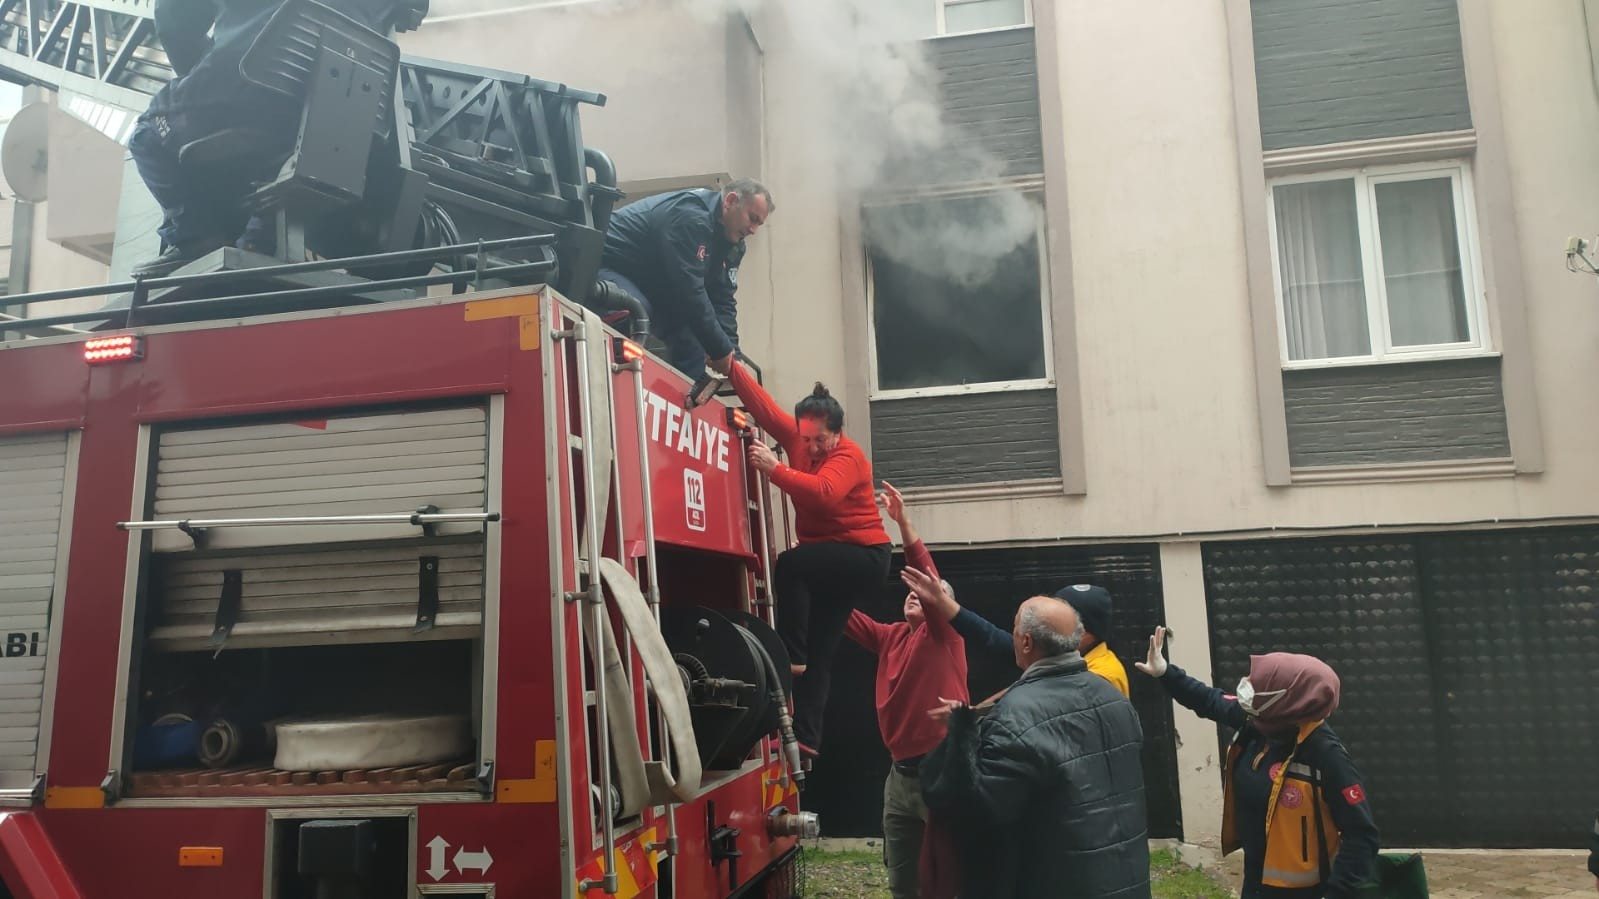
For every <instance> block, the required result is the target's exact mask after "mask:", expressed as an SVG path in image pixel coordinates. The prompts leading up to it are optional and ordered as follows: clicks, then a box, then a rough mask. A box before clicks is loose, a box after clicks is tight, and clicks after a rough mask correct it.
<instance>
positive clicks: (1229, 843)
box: [1160, 665, 1380, 899]
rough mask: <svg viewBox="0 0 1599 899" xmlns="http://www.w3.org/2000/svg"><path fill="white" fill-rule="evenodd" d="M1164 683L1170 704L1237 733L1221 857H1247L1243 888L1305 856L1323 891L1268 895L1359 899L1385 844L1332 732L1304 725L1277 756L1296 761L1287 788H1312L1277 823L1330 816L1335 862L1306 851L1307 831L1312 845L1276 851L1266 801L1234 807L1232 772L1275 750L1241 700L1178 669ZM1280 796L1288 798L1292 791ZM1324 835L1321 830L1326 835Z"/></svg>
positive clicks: (1285, 776) (1226, 779)
mask: <svg viewBox="0 0 1599 899" xmlns="http://www.w3.org/2000/svg"><path fill="white" fill-rule="evenodd" d="M1160 683H1161V686H1163V687H1165V688H1166V691H1167V692H1168V693H1170V694H1171V697H1172V698H1173V699H1175V700H1177V702H1178V703H1179V704H1181V705H1183V706H1184V707H1186V708H1188V709H1191V710H1193V711H1194V712H1195V713H1196V714H1198V715H1199V716H1200V717H1201V718H1209V719H1210V720H1212V721H1218V722H1220V723H1222V724H1225V725H1227V726H1228V727H1231V728H1233V729H1234V730H1236V731H1237V737H1236V738H1235V739H1234V740H1233V744H1232V746H1231V748H1230V749H1229V750H1228V754H1227V761H1226V763H1225V764H1226V767H1225V769H1224V771H1223V784H1224V793H1223V799H1222V804H1223V809H1222V852H1223V853H1229V852H1232V851H1233V850H1234V849H1236V848H1242V849H1243V850H1244V885H1245V886H1246V887H1257V888H1258V887H1259V886H1260V885H1261V882H1262V872H1263V871H1264V870H1265V869H1268V868H1273V869H1283V868H1286V867H1288V863H1285V862H1284V861H1282V860H1281V859H1282V858H1284V857H1288V862H1289V863H1291V862H1293V861H1294V859H1293V858H1291V857H1292V856H1294V855H1296V854H1299V853H1305V855H1306V856H1307V857H1306V858H1305V859H1304V861H1305V865H1306V867H1307V868H1309V869H1311V870H1313V871H1314V872H1315V873H1313V874H1312V875H1311V876H1312V879H1313V880H1316V881H1319V883H1320V885H1319V886H1318V887H1314V888H1307V889H1305V890H1303V891H1300V892H1295V891H1292V890H1287V889H1284V888H1273V887H1267V890H1266V895H1284V896H1298V895H1316V896H1328V897H1333V899H1338V897H1345V896H1354V895H1357V894H1358V891H1359V889H1360V887H1361V885H1363V884H1365V883H1366V882H1367V881H1368V880H1370V878H1371V875H1372V871H1373V866H1374V865H1375V863H1376V859H1377V850H1378V848H1379V843H1380V839H1379V835H1378V832H1377V824H1376V821H1375V819H1374V818H1373V816H1372V813H1371V804H1370V802H1369V801H1368V799H1367V797H1366V789H1365V782H1364V781H1363V780H1362V778H1361V776H1360V772H1359V771H1358V770H1356V768H1355V763H1354V761H1353V760H1351V759H1350V757H1349V751H1348V750H1347V749H1345V748H1344V744H1343V742H1342V741H1341V740H1339V739H1338V735H1337V734H1335V733H1334V732H1333V730H1332V728H1331V727H1328V726H1327V725H1326V724H1321V725H1319V726H1315V727H1312V726H1310V725H1309V724H1307V725H1306V726H1304V727H1302V728H1301V729H1300V733H1299V735H1297V737H1296V738H1295V742H1294V745H1293V747H1292V749H1291V750H1288V749H1285V748H1279V749H1278V750H1277V751H1279V752H1289V751H1291V753H1292V760H1291V762H1290V763H1289V764H1288V765H1287V766H1286V768H1285V769H1284V770H1283V771H1281V772H1279V773H1280V774H1281V778H1280V779H1281V780H1282V782H1283V783H1284V784H1287V783H1288V782H1289V781H1293V782H1295V783H1300V784H1308V785H1309V789H1308V790H1305V791H1303V792H1305V793H1308V800H1309V801H1308V804H1300V805H1298V806H1296V808H1295V809H1292V810H1288V809H1278V810H1277V811H1278V812H1279V817H1283V818H1285V819H1286V818H1287V817H1288V816H1289V815H1291V814H1301V813H1302V814H1303V815H1305V816H1308V820H1309V821H1310V822H1311V823H1312V825H1313V824H1314V822H1315V821H1316V819H1317V818H1322V817H1323V816H1325V817H1324V819H1323V820H1324V821H1325V822H1326V824H1330V826H1331V829H1333V830H1336V834H1331V835H1328V834H1325V833H1324V837H1323V840H1322V842H1323V843H1325V844H1327V845H1329V846H1330V845H1331V844H1332V842H1333V841H1334V840H1336V842H1337V848H1336V851H1334V852H1332V853H1331V855H1332V857H1331V858H1327V859H1322V858H1319V857H1317V856H1318V853H1317V852H1316V850H1315V849H1314V848H1310V849H1309V851H1308V852H1306V848H1307V844H1308V847H1314V846H1315V845H1316V837H1315V836H1314V830H1313V829H1310V828H1307V833H1306V837H1307V839H1304V840H1295V839H1290V840H1288V841H1287V842H1288V843H1289V844H1290V845H1287V846H1279V845H1274V844H1273V841H1272V837H1271V834H1270V833H1268V831H1267V825H1266V823H1265V822H1266V820H1267V808H1266V806H1267V805H1269V800H1264V801H1262V802H1261V804H1260V807H1258V808H1244V807H1241V805H1240V804H1239V803H1238V802H1237V801H1236V796H1235V791H1234V789H1233V779H1234V768H1235V767H1236V766H1238V765H1239V764H1247V763H1248V762H1249V760H1250V759H1251V758H1253V757H1256V756H1259V755H1261V754H1263V753H1271V752H1272V751H1273V747H1272V746H1270V745H1268V744H1269V742H1270V741H1269V738H1268V737H1266V736H1265V735H1264V734H1262V733H1261V732H1260V731H1259V730H1257V729H1256V728H1255V725H1254V723H1253V722H1252V721H1251V719H1250V718H1249V716H1248V715H1246V714H1245V713H1244V710H1243V707H1242V706H1240V705H1239V704H1238V700H1237V699H1236V698H1235V697H1232V696H1229V695H1227V694H1225V693H1223V692H1222V691H1221V690H1218V689H1216V688H1214V687H1211V686H1208V685H1207V684H1205V683H1203V682H1202V681H1199V680H1196V679H1195V678H1192V677H1189V676H1188V674H1187V673H1185V672H1184V671H1183V669H1181V668H1179V667H1177V666H1176V665H1171V666H1170V667H1169V668H1167V670H1166V673H1165V674H1164V675H1163V676H1162V677H1161V678H1160ZM1286 743H1287V741H1286V740H1283V741H1281V744H1282V745H1286ZM1282 789H1283V790H1284V791H1286V790H1287V786H1284V787H1283V788H1282ZM1280 804H1281V803H1280ZM1327 829H1328V827H1326V826H1324V827H1323V831H1324V832H1325V831H1326V830H1327ZM1290 832H1292V829H1291V828H1290ZM1296 847H1299V848H1296ZM1285 850H1286V853H1285V855H1281V856H1279V857H1278V858H1277V859H1274V858H1273V857H1272V855H1273V852H1274V851H1275V852H1277V853H1284V852H1285ZM1272 890H1277V892H1272Z"/></svg>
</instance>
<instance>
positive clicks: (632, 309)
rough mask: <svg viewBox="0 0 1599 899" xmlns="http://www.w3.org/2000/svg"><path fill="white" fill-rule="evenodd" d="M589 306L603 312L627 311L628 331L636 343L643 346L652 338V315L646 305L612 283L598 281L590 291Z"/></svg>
mask: <svg viewBox="0 0 1599 899" xmlns="http://www.w3.org/2000/svg"><path fill="white" fill-rule="evenodd" d="M588 305H591V306H594V307H595V308H598V309H601V310H606V311H610V310H616V309H626V310H627V322H628V329H629V330H630V331H631V334H630V336H631V337H632V338H633V341H634V342H635V343H638V344H640V345H643V343H644V339H645V338H646V337H649V336H650V313H649V310H648V309H645V308H644V303H643V302H641V301H640V300H639V298H638V297H636V296H633V295H632V294H630V293H628V292H627V291H625V290H623V289H622V288H620V287H618V286H617V285H616V284H615V283H614V282H611V281H596V282H595V283H594V287H593V289H592V290H590V291H589V296H588Z"/></svg>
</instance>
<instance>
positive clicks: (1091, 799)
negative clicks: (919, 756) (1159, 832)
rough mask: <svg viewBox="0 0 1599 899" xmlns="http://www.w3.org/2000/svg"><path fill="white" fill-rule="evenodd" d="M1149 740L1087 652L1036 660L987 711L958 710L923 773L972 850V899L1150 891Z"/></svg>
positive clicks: (1130, 897)
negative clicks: (1091, 666) (1092, 668)
mask: <svg viewBox="0 0 1599 899" xmlns="http://www.w3.org/2000/svg"><path fill="white" fill-rule="evenodd" d="M1143 742H1144V735H1143V730H1142V728H1140V727H1139V724H1138V715H1137V713H1136V712H1134V711H1133V706H1132V704H1131V703H1129V702H1128V701H1127V699H1126V698H1125V697H1123V696H1122V695H1121V693H1119V692H1117V690H1116V688H1115V687H1112V686H1111V685H1110V683H1109V682H1107V681H1106V680H1105V679H1104V678H1102V677H1098V676H1096V675H1093V674H1090V673H1089V672H1088V666H1087V665H1086V664H1085V663H1084V662H1083V659H1082V656H1080V655H1078V654H1077V653H1071V654H1070V655H1067V656H1062V657H1059V658H1056V659H1050V660H1046V661H1043V662H1039V663H1037V664H1034V665H1032V666H1031V667H1029V668H1028V669H1027V670H1026V671H1024V672H1023V673H1022V676H1021V679H1020V680H1018V681H1016V683H1015V684H1014V685H1012V686H1011V688H1010V689H1009V691H1007V692H1006V693H1005V695H1004V697H1003V698H1001V699H1000V701H999V703H998V704H997V705H996V706H994V708H993V710H992V711H991V712H990V713H989V714H988V715H987V716H986V717H984V718H982V719H981V720H978V718H977V717H976V714H975V713H974V712H972V711H971V710H970V709H965V708H962V709H957V710H956V712H955V714H953V715H952V716H951V717H950V727H949V734H948V736H946V737H945V739H944V742H942V743H940V744H939V745H938V747H937V748H936V749H934V750H933V752H932V753H930V754H929V755H928V756H927V758H926V759H925V760H923V762H922V767H921V783H922V795H923V798H924V799H925V800H926V802H927V804H928V806H929V807H930V808H934V809H936V810H938V811H941V812H943V813H944V818H945V819H946V820H949V821H953V822H956V823H955V826H956V827H957V828H958V832H957V833H956V839H957V841H958V842H960V843H961V844H962V845H963V847H964V848H965V849H966V850H967V851H966V852H964V853H963V862H964V863H963V865H962V867H963V869H964V874H963V878H962V881H963V883H962V892H961V895H962V897H971V899H1004V897H1017V899H1149V895H1150V887H1149V832H1148V826H1147V823H1146V816H1145V810H1144V770H1143V763H1142V760H1141V752H1142V749H1143Z"/></svg>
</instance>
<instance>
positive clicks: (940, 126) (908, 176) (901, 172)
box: [424, 0, 1037, 287]
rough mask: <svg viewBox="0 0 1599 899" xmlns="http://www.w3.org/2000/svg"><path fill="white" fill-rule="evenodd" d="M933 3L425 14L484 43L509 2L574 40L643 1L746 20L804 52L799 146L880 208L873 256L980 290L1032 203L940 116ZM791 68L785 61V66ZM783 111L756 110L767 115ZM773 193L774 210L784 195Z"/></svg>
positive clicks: (462, 4)
mask: <svg viewBox="0 0 1599 899" xmlns="http://www.w3.org/2000/svg"><path fill="white" fill-rule="evenodd" d="M934 2H935V0H588V2H583V0H442V2H441V0H435V3H434V14H433V15H432V16H430V17H429V22H430V23H435V22H436V23H441V24H442V23H449V25H448V26H447V27H449V28H451V29H452V30H457V31H458V32H459V33H458V34H457V35H454V36H452V37H453V40H452V43H459V44H469V43H470V42H471V41H472V38H471V37H470V34H471V32H472V31H474V30H476V29H479V28H481V29H486V30H488V31H493V32H495V33H493V34H488V33H484V34H483V35H482V36H483V39H484V40H485V41H495V42H498V41H500V40H504V39H506V38H507V37H509V36H510V34H511V33H512V32H514V31H515V29H510V28H507V23H506V21H505V19H504V18H503V16H506V15H509V14H512V13H513V11H514V12H516V13H521V12H524V11H525V12H527V13H529V14H534V15H537V16H538V17H539V21H540V23H541V27H540V29H539V30H540V37H541V41H550V40H561V41H565V40H568V39H574V40H575V39H580V38H578V36H577V35H576V34H575V33H574V32H575V30H576V28H577V26H575V25H574V24H573V21H572V20H578V19H581V20H582V21H584V22H585V23H587V24H588V26H591V27H593V28H594V30H595V31H599V30H601V29H603V27H604V26H603V19H604V18H606V17H610V16H622V15H626V14H627V13H628V12H630V11H634V10H640V9H652V10H656V11H660V10H670V11H673V12H680V13H681V14H683V15H686V16H692V17H694V18H696V19H698V20H700V21H702V22H704V23H706V24H707V25H715V24H716V23H719V22H722V21H725V20H726V17H727V16H729V15H741V16H745V17H747V18H748V19H749V20H750V21H751V22H753V23H755V25H756V31H757V32H758V33H761V34H763V37H765V38H767V39H768V40H769V42H770V43H773V44H780V45H781V46H780V48H779V49H774V48H770V47H769V48H768V52H769V53H771V52H781V53H785V54H791V55H792V58H794V59H798V60H802V61H803V72H804V78H805V79H806V81H807V87H808V89H809V91H810V92H811V94H812V95H811V97H810V98H809V101H808V103H807V106H808V109H807V110H806V112H807V113H808V114H810V115H812V116H813V117H814V118H815V119H816V121H815V125H816V127H815V128H814V130H813V131H812V132H810V137H811V140H809V141H808V142H807V148H808V151H809V152H813V153H816V154H821V155H822V156H823V157H825V159H826V162H827V163H828V165H829V166H830V168H831V169H832V170H833V171H834V172H835V173H836V183H837V189H838V190H839V191H840V194H841V196H842V197H843V199H844V200H845V203H844V204H843V208H845V209H846V210H849V209H852V208H853V206H854V204H855V203H857V202H860V203H862V204H864V205H865V206H867V207H868V209H877V210H882V211H885V212H888V214H881V213H869V214H867V215H866V216H865V225H866V237H867V240H868V242H869V243H870V244H871V247H872V250H873V252H874V253H880V254H883V255H885V256H887V257H889V258H891V259H893V260H894V261H896V262H898V263H900V264H903V265H906V266H909V267H911V268H914V269H916V270H918V271H922V272H925V273H929V274H936V275H940V276H943V277H946V278H949V279H950V280H952V281H954V282H956V283H957V284H960V285H962V286H964V287H977V286H979V285H981V284H982V283H984V282H985V281H987V280H988V279H989V278H990V277H991V276H992V275H993V273H994V270H995V266H997V265H998V264H999V263H1000V260H1002V259H1003V258H1004V257H1005V256H1006V254H1008V253H1010V252H1011V251H1013V250H1014V249H1016V248H1017V247H1018V246H1020V245H1021V244H1022V243H1023V242H1024V241H1026V240H1028V239H1030V238H1032V237H1033V236H1034V235H1035V233H1036V222H1037V218H1036V211H1035V209H1034V205H1033V203H1032V202H1031V201H1029V200H1028V199H1027V197H1026V196H1024V195H1023V194H1022V193H1021V192H1020V191H1018V190H1016V189H1015V188H1014V187H1011V186H1009V185H1007V184H1006V183H1005V182H1004V181H1003V180H1002V178H1003V174H1004V165H1003V162H1002V161H1001V160H999V159H997V158H995V157H994V156H993V155H992V154H991V153H989V152H988V151H986V150H985V149H983V147H982V146H981V142H980V140H979V137H980V136H979V135H975V134H972V133H970V131H969V129H968V128H967V127H965V126H962V125H958V124H955V123H952V122H949V121H947V120H946V117H945V115H944V106H943V102H942V96H941V94H940V73H939V69H938V66H937V65H935V63H934V60H933V58H932V49H931V48H932V45H931V44H930V43H929V42H928V41H927V40H925V39H926V38H927V37H929V36H930V35H931V34H932V31H933V29H934V18H933V16H934V6H933V4H934ZM561 19H567V20H568V21H565V22H562V21H560V20H561ZM551 25H554V26H555V27H554V28H550V27H549V26H551ZM427 27H428V25H424V28H427ZM583 30H588V27H585V28H584V29H583ZM557 35H560V37H557ZM661 39H662V40H666V39H669V38H668V36H661ZM581 40H583V42H584V43H588V44H591V45H592V46H594V48H595V50H596V51H597V52H603V53H604V54H605V55H606V57H607V58H609V59H612V60H615V61H616V63H617V64H618V65H623V66H629V67H631V66H633V65H636V64H637V62H636V61H639V60H647V59H650V58H651V57H652V56H654V55H656V54H654V53H652V52H651V51H652V48H650V47H630V46H620V45H618V44H619V43H622V42H619V41H617V40H614V39H612V36H610V35H607V34H604V33H591V34H589V35H584V36H583V37H582V38H581ZM529 49H530V51H532V52H531V55H530V57H529V60H530V61H529V66H530V67H532V68H533V69H534V70H533V71H530V72H529V74H531V75H534V76H535V77H540V76H541V73H540V72H538V71H537V70H536V69H537V59H538V54H537V50H536V47H532V48H529ZM797 70H798V69H797V68H796V67H790V68H789V71H790V72H791V73H792V72H794V71H797ZM633 74H634V75H635V77H648V76H649V73H647V72H635V73H633ZM579 86H581V85H579ZM793 112H794V111H793V110H788V109H783V110H780V109H774V108H768V109H767V110H766V114H767V115H768V116H772V115H779V114H792V113H793ZM786 149H787V151H788V152H792V151H793V148H786ZM737 174H744V173H737ZM956 185H958V186H959V187H960V193H961V194H962V195H964V196H969V197H971V198H972V199H969V200H964V201H962V202H959V203H955V204H944V203H936V204H934V205H932V206H929V207H926V208H925V209H924V210H916V209H912V208H910V207H905V209H904V211H903V214H896V213H894V212H893V211H892V204H893V203H895V202H898V201H903V200H905V199H909V198H914V199H915V200H916V201H918V202H919V201H920V200H921V199H922V198H921V197H919V196H917V195H919V194H923V193H925V192H927V191H929V190H935V189H947V188H949V187H951V186H956ZM777 200H778V205H779V207H781V206H782V197H781V196H779V197H778V198H777ZM885 204H888V205H885ZM928 212H931V213H934V214H927V213H928ZM957 212H958V214H956V213H957ZM779 214H781V213H779Z"/></svg>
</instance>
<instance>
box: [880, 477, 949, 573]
mask: <svg viewBox="0 0 1599 899" xmlns="http://www.w3.org/2000/svg"><path fill="white" fill-rule="evenodd" d="M877 504H878V505H880V506H882V507H883V513H884V514H886V515H887V516H888V517H889V518H891V519H893V520H894V524H895V525H896V526H897V527H898V528H899V542H900V543H901V544H902V545H904V547H905V554H906V555H905V563H906V564H907V565H911V564H915V563H914V562H912V561H911V558H910V549H911V544H912V543H921V542H922V537H921V535H920V534H918V533H916V528H914V527H912V526H911V516H910V513H909V512H907V511H905V497H904V495H903V494H901V493H900V492H899V489H898V488H897V487H895V486H894V485H893V484H890V483H889V482H887V481H884V482H883V489H882V490H880V491H879V492H878V494H877ZM923 552H924V553H925V552H926V551H925V550H923ZM927 561H928V565H929V566H930V565H931V564H932V557H931V556H928V559H927ZM916 567H918V568H921V569H922V570H923V571H925V572H927V573H928V574H931V575H932V576H933V577H938V570H937V569H934V568H930V567H924V566H922V565H917V566H916Z"/></svg>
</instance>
